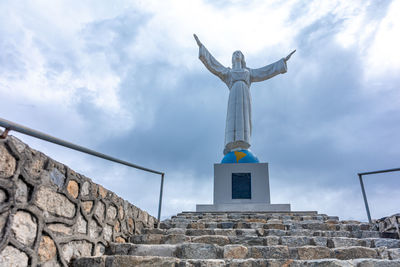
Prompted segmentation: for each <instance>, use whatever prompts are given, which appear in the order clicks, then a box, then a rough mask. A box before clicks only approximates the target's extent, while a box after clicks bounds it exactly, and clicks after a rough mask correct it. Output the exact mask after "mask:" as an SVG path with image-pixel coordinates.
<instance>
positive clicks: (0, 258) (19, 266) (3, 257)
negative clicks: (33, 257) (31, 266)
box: [0, 246, 29, 267]
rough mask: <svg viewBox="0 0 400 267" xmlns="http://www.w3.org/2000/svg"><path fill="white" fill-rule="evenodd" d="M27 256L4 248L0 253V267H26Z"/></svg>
mask: <svg viewBox="0 0 400 267" xmlns="http://www.w3.org/2000/svg"><path fill="white" fill-rule="evenodd" d="M28 260H29V258H28V256H27V255H26V254H25V253H24V252H22V251H19V250H18V249H16V248H14V247H12V246H6V247H5V248H4V249H3V251H1V252H0V266H13V267H26V266H28Z"/></svg>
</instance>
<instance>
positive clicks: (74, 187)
mask: <svg viewBox="0 0 400 267" xmlns="http://www.w3.org/2000/svg"><path fill="white" fill-rule="evenodd" d="M67 191H68V193H69V194H70V196H72V197H73V198H77V197H78V195H79V185H78V183H77V182H76V181H74V180H70V181H69V182H68V185H67Z"/></svg>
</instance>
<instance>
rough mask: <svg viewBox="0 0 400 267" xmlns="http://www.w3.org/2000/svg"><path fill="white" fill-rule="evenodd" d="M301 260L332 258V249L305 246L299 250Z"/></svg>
mask: <svg viewBox="0 0 400 267" xmlns="http://www.w3.org/2000/svg"><path fill="white" fill-rule="evenodd" d="M297 253H298V255H299V259H300V260H313V259H324V258H330V257H331V253H330V249H329V248H327V247H316V246H304V247H299V248H298V249H297Z"/></svg>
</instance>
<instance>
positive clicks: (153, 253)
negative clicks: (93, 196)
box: [72, 212, 400, 267]
mask: <svg viewBox="0 0 400 267" xmlns="http://www.w3.org/2000/svg"><path fill="white" fill-rule="evenodd" d="M390 237H392V238H390ZM130 242H131V243H124V244H120V243H111V244H110V246H109V247H108V248H107V249H106V255H104V256H101V257H82V258H79V259H76V260H75V261H74V262H73V263H72V266H75V267H80V266H85V267H87V266H103V267H111V266H400V240H399V239H398V237H397V236H387V235H384V234H382V233H380V232H379V231H377V230H376V229H375V227H374V226H373V225H371V224H368V223H360V222H358V221H339V218H338V217H335V216H327V215H323V214H318V213H317V212H285V213H256V212H248V213H247V212H240V213H239V212H227V213H217V212H215V213H214V212H213V213H196V212H183V213H180V214H178V215H176V216H173V217H172V218H171V219H168V220H165V221H163V222H162V223H161V224H160V227H159V228H158V229H145V230H144V231H143V233H142V234H141V235H137V236H133V237H132V238H131V240H130Z"/></svg>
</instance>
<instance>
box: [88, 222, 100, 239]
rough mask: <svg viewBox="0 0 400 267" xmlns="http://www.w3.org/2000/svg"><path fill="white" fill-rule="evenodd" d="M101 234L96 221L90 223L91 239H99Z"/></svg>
mask: <svg viewBox="0 0 400 267" xmlns="http://www.w3.org/2000/svg"><path fill="white" fill-rule="evenodd" d="M100 233H101V227H100V225H98V224H97V222H96V221H95V220H92V221H90V223H89V237H90V238H98V237H99V236H100Z"/></svg>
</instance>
